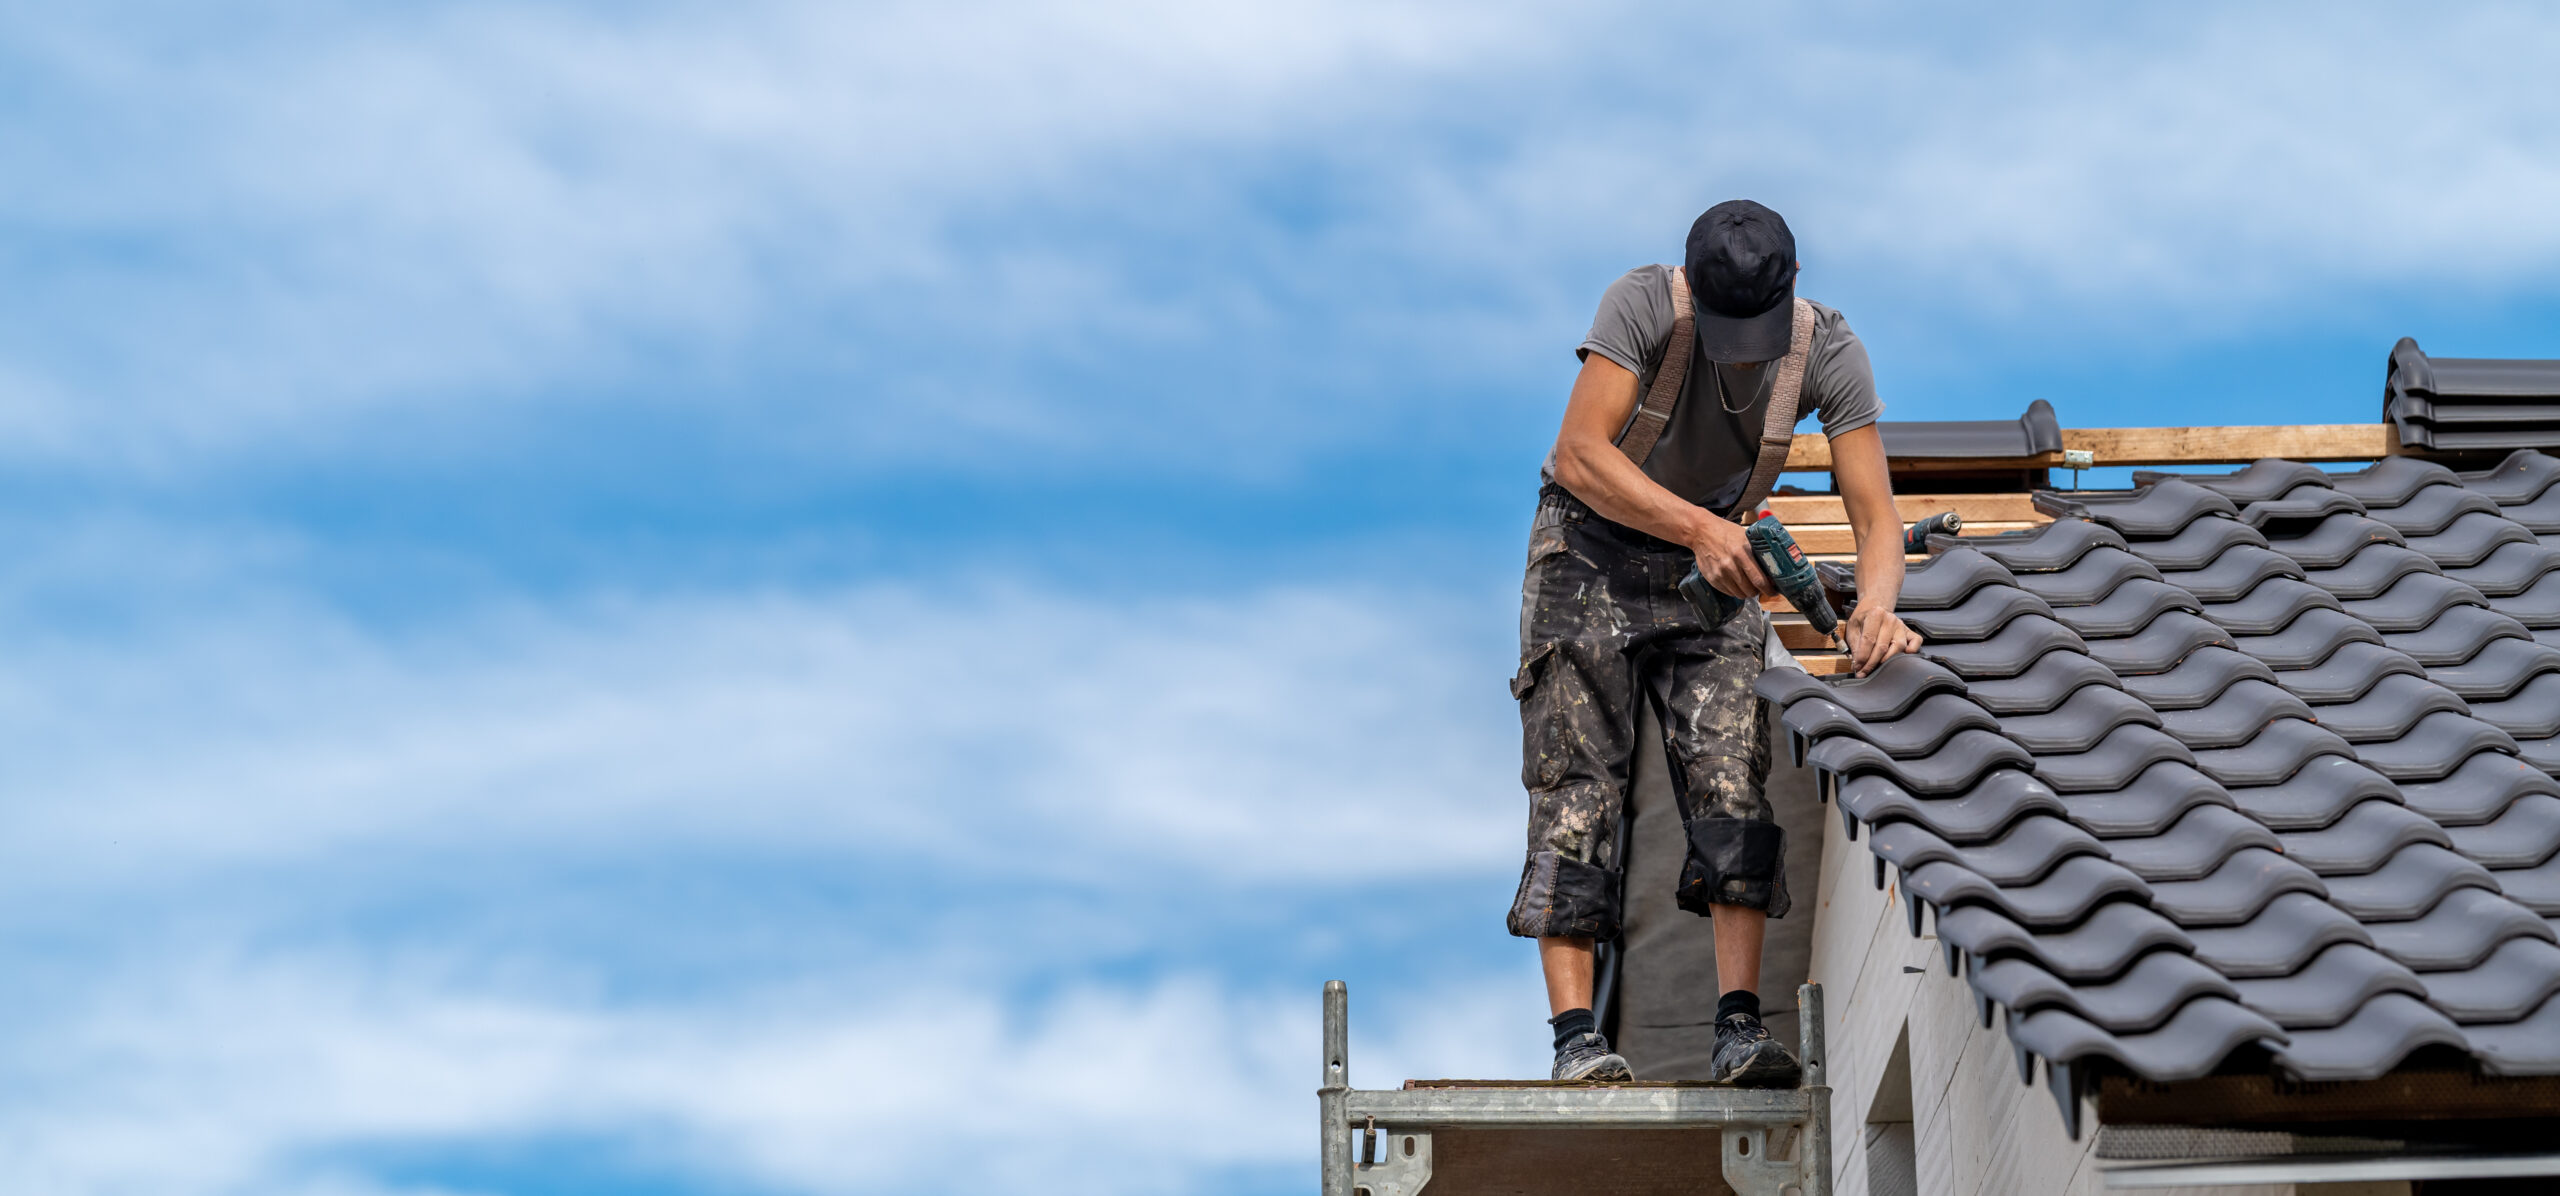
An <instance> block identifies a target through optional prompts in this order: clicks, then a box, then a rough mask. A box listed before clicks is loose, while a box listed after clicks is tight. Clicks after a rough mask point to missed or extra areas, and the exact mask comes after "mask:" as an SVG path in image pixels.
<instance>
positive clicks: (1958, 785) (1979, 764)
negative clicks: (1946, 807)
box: [1804, 728, 2035, 797]
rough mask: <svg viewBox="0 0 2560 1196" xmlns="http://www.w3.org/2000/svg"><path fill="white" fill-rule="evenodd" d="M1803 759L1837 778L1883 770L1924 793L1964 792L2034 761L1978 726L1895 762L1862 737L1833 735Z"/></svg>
mask: <svg viewBox="0 0 2560 1196" xmlns="http://www.w3.org/2000/svg"><path fill="white" fill-rule="evenodd" d="M1804 756H1805V762H1806V763H1808V764H1811V765H1812V766H1813V767H1814V769H1815V770H1816V771H1817V772H1819V773H1822V774H1824V775H1825V776H1827V777H1830V778H1833V779H1834V781H1835V783H1836V781H1837V780H1840V779H1846V778H1849V777H1854V776H1858V775H1861V774H1864V773H1871V772H1876V773H1883V774H1884V775H1886V776H1888V777H1892V778H1893V781H1894V783H1895V784H1897V785H1900V786H1902V787H1903V788H1904V789H1907V790H1909V791H1911V792H1912V793H1915V794H1918V795H1920V796H1923V797H1945V796H1951V795H1954V794H1959V793H1963V792H1965V791H1967V790H1969V789H1971V788H1973V787H1974V785H1975V784H1976V783H1977V782H1979V781H1981V780H1982V778H1983V776H1984V775H1985V774H1987V773H1989V772H1990V771H1991V770H1992V769H1995V768H2026V767H2029V766H2030V765H2032V764H2033V763H2035V758H2034V757H2033V756H2030V755H2028V754H2027V749H2025V748H2022V747H2019V746H2018V745H2017V744H2014V743H2011V742H2009V741H2008V740H2007V739H2005V738H2003V737H2001V736H2000V735H1999V734H1997V733H1995V732H1991V731H1985V730H1980V729H1978V728H1968V729H1965V730H1960V731H1957V732H1956V733H1955V734H1954V735H1952V736H1950V737H1948V739H1947V742H1946V745H1945V746H1944V747H1943V748H1941V749H1940V750H1938V751H1935V752H1931V753H1930V754H1928V755H1926V756H1921V757H1917V758H1914V759H1909V760H1897V759H1894V758H1893V757H1892V756H1890V755H1888V754H1886V752H1885V750H1884V749H1882V748H1879V747H1877V746H1876V745H1874V744H1872V743H1868V742H1867V741H1865V740H1863V739H1853V738H1850V737H1847V736H1834V737H1832V738H1829V739H1825V740H1823V741H1822V742H1820V743H1817V744H1815V745H1813V747H1812V748H1810V749H1808V750H1807V751H1806V752H1805V754H1804Z"/></svg>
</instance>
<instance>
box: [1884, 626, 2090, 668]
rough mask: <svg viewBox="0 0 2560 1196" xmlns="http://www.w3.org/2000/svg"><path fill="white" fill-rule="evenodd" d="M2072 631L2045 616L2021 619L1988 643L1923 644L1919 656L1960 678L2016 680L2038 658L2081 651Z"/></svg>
mask: <svg viewBox="0 0 2560 1196" xmlns="http://www.w3.org/2000/svg"><path fill="white" fill-rule="evenodd" d="M2082 646H2083V645H2082V643H2081V640H2080V637H2079V636H2077V635H2074V634H2072V631H2071V629H2070V628H2068V627H2065V626H2063V625H2062V624H2060V623H2056V622H2054V621H2053V620H2052V619H2049V618H2046V617H2045V616H2043V615H2020V616H2018V617H2017V618H2014V619H2011V620H2009V622H2008V625H2007V626H2004V627H2002V628H2001V629H2000V630H1999V632H1998V633H1997V634H1995V635H1993V636H1992V637H1991V638H1989V639H1985V640H1976V641H1974V642H1972V643H1969V644H1932V643H1923V644H1921V646H1920V654H1921V655H1923V656H1926V657H1928V658H1929V659H1931V660H1934V661H1937V662H1938V663H1939V664H1942V665H1945V666H1947V667H1948V668H1949V669H1951V670H1954V672H1955V674H1956V675H1957V676H1959V677H1964V678H1967V679H1973V678H1982V677H1990V678H1998V677H2015V676H2017V675H2018V674H2020V673H2023V672H2026V671H2027V667H2028V666H2029V665H2032V664H2034V663H2035V662H2036V658H2038V657H2040V656H2043V655H2044V654H2045V653H2047V652H2052V651H2056V650H2059V649H2066V648H2068V649H2078V648H2080V647H2082Z"/></svg>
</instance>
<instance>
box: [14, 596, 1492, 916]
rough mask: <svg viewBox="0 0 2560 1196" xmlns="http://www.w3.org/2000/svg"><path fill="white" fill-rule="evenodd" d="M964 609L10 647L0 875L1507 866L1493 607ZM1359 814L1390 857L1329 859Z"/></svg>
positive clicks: (258, 624) (1420, 599) (836, 606)
mask: <svg viewBox="0 0 2560 1196" xmlns="http://www.w3.org/2000/svg"><path fill="white" fill-rule="evenodd" d="M965 588H966V587H962V586H954V587H953V589H952V590H944V591H937V592H925V591H916V590H905V589H899V588H894V587H889V588H866V589H854V590H847V591H839V592H832V593H818V594H807V595H785V594H772V595H765V596H737V595H729V596H701V597H693V598H682V597H677V598H660V599H655V600H650V601H639V600H623V601H616V600H609V599H608V600H592V601H584V602H579V603H575V604H572V605H569V606H565V607H556V608H547V609H518V610H506V609H495V610H483V611H480V612H477V613H461V614H455V615H451V616H448V617H445V618H443V619H440V620H438V621H437V622H435V623H434V624H432V625H430V626H427V627H424V628H420V627H404V628H399V629H396V630H376V629H370V628H367V627H365V626H363V625H360V624H356V623H353V622H350V621H348V620H346V619H344V618H343V617H340V616H337V615H333V614H332V613H330V612H329V611H327V610H325V609H322V608H317V607H314V606H312V605H309V604H307V603H299V602H294V601H291V600H288V599H284V598H279V597H274V596H268V597H266V598H263V599H241V600H238V601H234V602H220V601H219V600H217V604H216V607H215V610H214V613H211V614H206V615H188V614H180V613H174V612H168V611H163V612H160V613H157V614H153V615H149V616H146V617H144V618H142V619H141V620H139V622H140V626H138V627H119V629H118V632H117V634H115V635H114V636H113V637H112V638H109V639H106V640H98V639H90V638H86V637H73V636H66V635H64V634H62V633H61V632H59V631H54V632H52V633H51V634H44V633H41V632H39V633H34V634H28V635H25V636H23V637H21V640H20V643H21V647H20V648H19V649H18V650H17V651H15V652H13V654H12V657H11V659H10V661H9V662H8V663H7V664H6V665H5V666H0V711H5V712H6V717H5V718H4V719H0V751H5V752H6V753H7V755H8V756H9V758H10V760H11V765H10V767H9V770H8V771H9V773H10V774H11V775H12V776H14V777H15V778H17V779H16V780H15V782H14V783H13V784H12V785H11V788H12V789H14V790H15V792H14V794H13V795H12V796H11V797H10V799H9V800H8V801H7V802H6V804H5V805H0V827H5V830H4V831H0V843H5V844H6V846H5V847H0V857H5V858H6V859H7V860H8V861H9V862H8V864H7V866H6V868H5V871H6V872H7V873H8V874H9V875H10V877H11V878H12V879H11V880H10V881H9V882H8V883H10V884H19V885H24V884H50V883H60V884H67V885H72V886H75V887H78V886H86V885H90V884H95V883H99V882H100V881H102V880H106V881H109V882H121V881H122V880H125V879H129V878H127V877H109V876H106V875H104V874H103V873H102V867H112V868H123V869H131V870H134V871H136V872H139V873H141V874H146V875H157V876H162V877H167V876H171V875H185V874H188V873H189V872H190V871H191V870H194V869H201V868H238V867H250V866H255V867H270V866H279V865H291V864H293V863H295V862H296V861H309V860H312V859H315V858H325V857H327V856H329V855H331V854H332V853H340V852H345V851H348V850H350V849H357V848H362V847H364V846H365V845H368V844H384V843H400V844H404V845H409V846H411V847H416V846H420V845H429V844H438V843H467V844H469V845H471V846H472V847H473V848H474V849H475V850H500V851H503V850H506V849H507V845H509V844H518V845H524V846H528V847H533V848H537V849H550V848H557V847H562V846H585V847H590V848H592V849H594V850H598V851H602V852H606V853H623V852H628V851H633V850H648V849H650V848H651V847H653V846H659V847H663V846H666V845H676V844H682V845H693V846H710V845H715V844H726V845H729V846H730V847H733V848H739V849H769V848H773V847H777V846H815V845H825V846H826V847H827V848H828V849H829V850H835V851H842V852H846V853H849V854H850V855H851V856H854V857H865V858H874V859H884V860H887V859H895V860H907V861H917V860H937V861H941V862H942V863H941V865H940V866H943V867H949V868H957V869H960V870H963V871H964V872H967V871H998V870H1001V871H1003V872H1006V873H1008V874H1014V875H1022V874H1030V875H1038V876H1043V877H1048V878H1051V879H1068V880H1075V881H1078V882H1083V883H1096V884H1116V883H1120V882H1119V881H1117V880H1115V878H1121V877H1128V876H1155V875H1165V874H1171V875H1178V876H1181V877H1184V878H1187V880H1186V883H1189V882H1196V881H1200V880H1209V881H1221V880H1223V881H1258V880H1275V879H1281V878H1306V877H1337V878H1348V877H1356V876H1373V877H1374V876H1380V875H1387V874H1391V873H1393V872H1396V871H1403V872H1405V873H1407V874H1409V875H1431V874H1434V873H1441V872H1446V871H1448V870H1451V869H1457V870H1468V869H1478V868H1483V867H1486V866H1493V867H1496V868H1497V869H1498V868H1500V867H1503V866H1504V864H1503V862H1502V861H1504V860H1505V859H1506V857H1507V855H1508V853H1509V852H1510V851H1511V850H1513V848H1512V844H1511V840H1512V838H1513V837H1514V836H1515V835H1516V833H1517V828H1516V826H1514V825H1512V824H1513V823H1514V822H1515V821H1516V818H1517V814H1518V811H1517V809H1516V805H1517V802H1516V800H1515V798H1516V792H1517V783H1516V779H1515V778H1514V777H1513V775H1512V772H1513V766H1512V765H1511V764H1510V759H1511V752H1512V751H1513V749H1512V748H1511V746H1510V741H1509V735H1510V732H1509V723H1510V712H1509V709H1508V701H1507V697H1506V696H1505V695H1504V694H1503V693H1502V692H1501V681H1502V672H1503V669H1502V665H1501V660H1502V658H1501V652H1502V648H1501V630H1502V629H1501V627H1500V624H1499V623H1497V622H1495V621H1494V620H1496V619H1499V618H1500V617H1501V616H1500V614H1499V613H1498V612H1495V611H1492V610H1485V611H1480V612H1479V611H1476V610H1474V609H1473V608H1472V607H1469V606H1466V605H1464V604H1459V603H1455V602H1453V601H1451V600H1449V599H1446V598H1440V597H1433V596H1429V595H1414V594H1409V593H1387V592H1384V591H1375V592H1373V591H1367V590H1362V589H1356V588H1355V589H1350V590H1340V591H1325V590H1279V591H1272V592H1266V593H1261V594H1244V595H1238V596H1235V597H1233V598H1232V599H1227V600H1219V601H1211V600H1179V601H1177V600H1148V599H1138V600H1132V601H1129V602H1126V603H1115V602H1110V601H1104V600H1095V599H1053V598H1033V597H1031V596H1029V595H1027V594H1023V593H1020V592H1013V593H1007V592H1005V591H1004V590H1003V589H1002V588H1001V587H1000V586H999V587H991V588H990V590H989V592H987V593H986V594H985V595H984V596H978V597H970V598H966V599H961V598H954V597H952V596H951V594H952V592H954V591H956V590H961V589H965ZM197 592H198V593H201V592H202V591H197ZM1470 620H1473V621H1475V625H1476V630H1475V631H1469V630H1467V628H1468V626H1469V621H1470ZM137 744H146V745H148V750H143V751H137V750H135V747H136V745H137ZM1390 823H1392V824H1393V825H1394V826H1395V827H1396V828H1397V831H1398V835H1399V838H1400V839H1401V840H1402V841H1403V846H1401V847H1400V848H1399V849H1398V850H1397V851H1396V852H1394V853H1393V854H1392V856H1388V855H1382V854H1371V853H1365V852H1346V851H1344V850H1342V849H1341V848H1340V846H1339V844H1340V843H1341V842H1342V840H1343V838H1344V837H1345V836H1346V834H1349V835H1357V834H1358V833H1359V832H1361V831H1362V830H1363V829H1374V828H1379V827H1383V826H1385V825H1388V824H1390ZM110 861H113V863H112V864H110V863H109V862H110Z"/></svg>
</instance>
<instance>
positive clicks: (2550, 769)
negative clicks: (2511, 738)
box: [2516, 739, 2560, 776]
mask: <svg viewBox="0 0 2560 1196" xmlns="http://www.w3.org/2000/svg"><path fill="white" fill-rule="evenodd" d="M2516 756H2517V758H2518V759H2521V760H2523V761H2524V762H2525V763H2527V764H2530V765H2532V766H2534V767H2535V768H2539V769H2541V770H2542V771H2544V772H2547V773H2550V774H2552V775H2554V776H2560V739H2519V740H2517V741H2516Z"/></svg>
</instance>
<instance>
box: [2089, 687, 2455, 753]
mask: <svg viewBox="0 0 2560 1196" xmlns="http://www.w3.org/2000/svg"><path fill="white" fill-rule="evenodd" d="M2439 692H2441V691H2439ZM2446 696H2447V697H2451V696H2452V695H2450V694H2448V695H2446ZM2125 698H2126V700H2127V701H2133V702H2135V703H2136V704H2137V705H2139V700H2138V699H2135V698H2134V697H2133V696H2132V695H2131V694H2127V695H2125ZM2456 700H2459V699H2456ZM2143 709H2145V710H2148V709H2150V707H2148V706H2145V707H2143ZM2157 717H2158V720H2159V725H2160V728H2161V729H2162V730H2165V731H2167V732H2168V733H2169V734H2171V735H2174V736H2176V737H2177V739H2178V742H2180V743H2183V744H2185V745H2187V746H2188V747H2191V748H2199V749H2201V748H2227V747H2238V746H2240V745H2241V744H2244V743H2247V742H2249V741H2250V740H2251V739H2254V738H2256V737H2257V735H2258V732H2260V731H2262V730H2265V729H2266V727H2267V725H2268V724H2269V723H2272V722H2274V721H2276V720H2277V719H2280V718H2301V719H2307V718H2311V717H2313V715H2312V712H2311V708H2310V707H2309V706H2306V705H2303V703H2302V699H2300V698H2297V697H2295V696H2293V695H2292V694H2289V693H2286V692H2285V691H2284V690H2282V689H2279V688H2277V687H2276V685H2275V683H2274V682H2271V681H2259V680H2256V679H2254V678H2244V679H2242V680H2240V681H2238V682H2235V683H2234V684H2233V685H2232V686H2231V688H2229V689H2226V690H2224V691H2222V696H2221V697H2218V698H2215V699H2214V700H2213V701H2212V702H2211V703H2210V704H2208V705H2206V706H2204V707H2202V708H2200V709H2195V710H2163V711H2161V712H2159V714H2158V716H2157Z"/></svg>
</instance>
